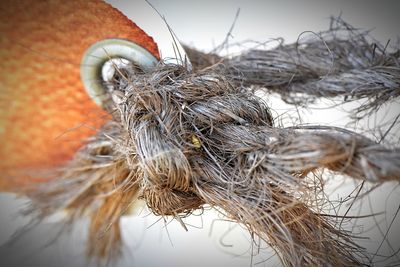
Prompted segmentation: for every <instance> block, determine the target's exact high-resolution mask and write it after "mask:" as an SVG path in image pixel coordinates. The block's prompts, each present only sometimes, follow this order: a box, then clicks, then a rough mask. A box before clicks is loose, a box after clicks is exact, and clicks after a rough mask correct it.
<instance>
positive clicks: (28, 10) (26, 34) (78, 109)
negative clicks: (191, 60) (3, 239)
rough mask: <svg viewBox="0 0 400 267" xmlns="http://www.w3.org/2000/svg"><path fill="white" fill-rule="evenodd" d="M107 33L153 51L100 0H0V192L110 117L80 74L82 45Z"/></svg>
mask: <svg viewBox="0 0 400 267" xmlns="http://www.w3.org/2000/svg"><path fill="white" fill-rule="evenodd" d="M105 38H124V39H129V40H131V41H133V42H135V43H137V44H138V45H140V46H142V47H144V48H146V49H147V50H148V51H149V52H151V53H152V54H153V55H154V56H155V57H156V58H159V54H158V49H157V45H156V44H155V43H154V41H153V39H152V38H151V37H149V36H147V35H146V34H145V33H144V32H143V31H142V30H141V29H140V28H139V27H138V26H136V25H135V24H134V23H133V22H131V21H130V20H129V19H128V18H127V17H125V16H124V15H123V14H122V13H121V12H119V11H118V10H116V9H114V8H113V7H112V6H110V5H109V4H107V3H104V2H102V1H89V0H68V1H62V0H41V1H40V0H38V1H30V0H19V1H14V0H1V1H0V142H1V143H0V190H1V191H12V190H13V189H15V188H16V187H19V186H21V185H24V184H26V183H27V182H29V181H32V180H43V179H47V178H44V177H46V175H45V174H44V173H46V172H43V171H42V172H38V171H39V170H49V169H51V168H54V167H57V166H61V165H62V164H64V163H66V161H68V160H69V159H71V158H72V156H73V155H74V153H76V151H77V150H78V149H79V148H80V147H81V146H82V144H83V143H84V142H85V140H86V139H87V138H88V137H90V136H91V135H93V134H94V133H95V132H96V129H98V128H99V127H100V126H101V125H102V124H104V122H105V121H106V120H107V119H108V118H109V117H108V114H107V113H106V112H105V111H104V110H102V109H101V108H100V107H98V106H97V105H96V104H95V103H94V102H93V101H92V100H91V99H90V98H89V96H88V95H87V94H86V92H85V89H84V88H83V85H82V82H81V79H80V61H81V58H82V55H83V54H84V52H85V50H86V49H87V48H88V47H89V46H91V45H92V44H94V43H95V42H97V41H99V40H102V39H105ZM38 173H42V174H40V175H38Z"/></svg>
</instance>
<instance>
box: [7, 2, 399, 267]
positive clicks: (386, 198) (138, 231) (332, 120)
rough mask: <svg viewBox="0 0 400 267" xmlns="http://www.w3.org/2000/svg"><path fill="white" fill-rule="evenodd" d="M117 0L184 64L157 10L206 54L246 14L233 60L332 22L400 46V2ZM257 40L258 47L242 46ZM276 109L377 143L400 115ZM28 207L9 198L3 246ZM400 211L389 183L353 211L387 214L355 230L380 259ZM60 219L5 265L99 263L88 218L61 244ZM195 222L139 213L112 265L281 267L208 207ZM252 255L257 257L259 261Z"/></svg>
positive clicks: (272, 100)
mask: <svg viewBox="0 0 400 267" xmlns="http://www.w3.org/2000/svg"><path fill="white" fill-rule="evenodd" d="M107 2H109V3H111V4H112V5H113V6H115V7H116V8H118V9H120V10H121V11H122V12H123V13H124V14H125V15H127V16H128V17H129V18H130V19H132V20H133V21H134V22H135V23H136V24H138V25H139V26H140V27H141V28H142V29H144V30H145V31H146V32H147V33H148V34H149V35H151V36H153V37H154V38H155V39H156V42H157V43H158V46H159V48H160V50H161V54H162V57H165V58H168V57H174V52H173V49H172V45H173V44H172V39H171V35H170V32H169V31H168V29H167V27H166V26H165V22H164V21H163V20H162V19H161V18H160V15H159V14H157V13H156V12H155V10H154V9H153V7H154V8H155V9H157V10H158V12H159V13H160V14H161V15H162V16H164V18H165V20H166V22H167V23H168V24H169V26H170V27H171V29H172V30H173V32H174V33H175V35H176V37H177V38H178V39H179V40H180V42H182V43H184V44H187V45H190V46H193V47H195V48H198V49H200V50H202V51H206V52H207V51H211V50H212V49H213V48H215V47H217V46H218V45H219V44H221V43H222V42H223V41H224V40H225V39H226V37H227V34H228V32H229V30H230V28H231V26H232V23H233V22H234V20H235V16H236V14H237V10H238V9H239V8H240V13H239V16H238V18H237V20H236V22H235V25H234V27H233V29H232V31H231V35H230V36H229V38H228V41H229V44H231V47H230V48H229V50H224V51H222V52H221V53H223V54H224V53H225V54H235V53H238V52H239V51H241V50H243V49H246V48H249V47H251V46H252V45H255V43H256V42H265V41H267V40H272V39H275V38H278V37H283V38H284V39H285V42H286V43H292V42H295V41H296V40H297V39H298V37H299V35H300V34H301V33H302V32H304V31H313V32H318V31H321V30H326V29H328V28H329V23H330V16H331V15H333V16H341V17H342V18H343V19H344V20H345V21H346V22H348V23H350V24H351V25H353V26H354V27H356V28H361V29H365V30H372V31H371V36H372V37H373V38H375V39H377V40H378V41H380V42H382V43H386V42H387V41H388V40H389V39H390V40H391V42H390V44H391V45H396V44H399V39H398V36H400V32H399V25H400V17H399V15H398V11H399V10H400V9H399V6H400V4H398V1H361V0H360V1H345V0H335V1H305V0H301V1H245V0H241V1H239V0H235V1H210V0H203V1H184V0H170V1H162V0H151V1H150V3H151V4H152V5H153V7H151V6H150V5H149V4H148V3H147V2H145V1H139V0H109V1H107ZM116 30H118V29H116ZM248 40H251V41H254V42H251V43H247V45H235V43H242V42H244V41H248ZM266 102H267V103H268V105H269V106H270V107H271V108H272V109H273V112H274V116H275V117H278V116H281V118H282V123H283V124H284V125H290V124H294V123H297V124H298V123H313V124H323V125H331V126H342V127H343V126H348V127H351V129H353V130H354V129H355V130H356V131H358V132H361V133H364V134H366V135H368V136H369V137H371V138H375V139H376V136H375V135H374V131H375V130H377V127H376V126H377V125H378V124H379V125H380V126H381V127H380V128H379V130H381V131H383V132H384V131H385V130H386V129H387V128H388V127H389V126H390V124H389V123H390V121H392V120H393V119H394V118H395V117H396V116H397V115H398V114H399V113H400V106H399V103H392V104H390V105H387V106H385V107H384V108H382V109H381V110H380V111H379V112H378V113H377V114H375V115H373V116H371V117H370V118H367V119H365V120H363V121H361V122H358V123H357V124H354V123H352V122H351V121H350V120H349V118H348V116H349V113H348V112H347V111H348V110H350V109H351V108H352V107H354V106H356V105H360V103H356V102H352V103H350V104H348V105H345V106H343V107H340V108H336V109H334V108H331V107H330V105H329V103H324V102H323V101H321V102H318V103H316V104H315V105H313V106H312V108H310V109H300V110H296V109H294V108H293V107H291V106H288V105H286V104H285V103H283V102H282V101H281V100H280V99H279V98H278V97H275V96H269V97H268V98H267V99H266ZM299 116H300V117H301V120H300V119H299ZM399 136H400V133H399V131H398V129H396V128H395V129H393V130H392V131H391V132H390V135H389V137H388V142H390V144H392V145H397V146H398V145H399ZM359 184H360V183H359V182H358V181H352V180H351V179H348V178H345V177H334V178H332V181H330V182H329V183H328V185H327V190H328V191H329V192H330V197H331V198H332V199H333V200H340V199H342V198H345V197H347V196H348V195H349V194H351V193H352V191H353V190H354V189H355V188H356V187H357V186H359ZM369 188H371V186H370V187H369ZM26 203H27V200H25V199H16V198H15V196H14V195H12V194H4V193H3V194H0V215H1V216H0V244H4V243H5V242H6V241H7V240H8V239H9V238H10V236H11V235H12V234H13V232H14V231H15V230H17V229H19V228H20V227H21V226H23V225H24V224H26V223H27V222H28V218H24V217H21V216H18V210H19V209H20V207H21V206H23V205H24V204H26ZM399 205H400V190H399V188H398V185H397V184H396V183H389V184H385V185H383V186H380V187H379V188H377V189H375V190H373V192H372V193H371V194H369V195H368V196H366V197H364V198H362V199H361V200H360V201H359V202H357V203H356V204H355V205H354V206H353V207H352V211H351V214H353V215H357V214H361V215H366V214H376V213H382V214H381V215H376V216H372V217H368V218H365V219H360V220H356V221H355V222H353V223H354V224H352V225H350V226H349V227H350V229H351V228H352V229H353V230H354V232H355V233H358V234H360V235H361V236H363V237H366V239H362V240H359V241H358V243H359V244H361V245H362V246H364V247H366V248H367V249H368V251H370V252H371V253H375V252H377V254H380V255H386V256H387V255H391V254H395V252H397V251H398V250H399V249H400V218H398V216H397V217H396V214H397V213H396V212H397V209H398V207H399ZM343 209H344V210H345V209H346V207H344V208H343ZM199 215H200V214H199ZM56 221H57V219H54V221H51V220H49V221H48V222H46V223H43V224H41V225H39V226H37V227H36V228H35V230H34V231H30V232H29V233H27V234H26V235H24V237H22V238H21V239H18V240H16V241H15V244H13V246H12V249H10V248H9V247H8V246H2V247H1V249H0V263H1V262H4V264H0V265H1V266H43V267H47V266H57V267H63V266H71V267H75V266H95V263H92V262H87V261H86V259H85V256H84V247H85V242H86V241H85V240H86V239H85V237H86V228H87V224H88V223H87V222H85V221H82V222H81V223H80V224H79V225H77V226H76V228H75V229H74V230H73V231H72V233H71V234H70V235H68V236H66V235H63V236H61V237H60V238H58V239H54V236H56V234H57V231H59V230H60V229H59V227H58V226H57V223H56ZM185 223H187V226H188V228H189V231H188V232H185V230H184V229H183V228H182V227H181V225H180V224H179V223H178V222H176V221H173V220H170V219H167V220H164V219H160V218H159V217H155V216H153V215H151V214H150V212H149V211H148V210H146V209H143V210H140V209H139V210H137V214H135V215H132V216H129V217H126V218H124V219H123V222H122V229H123V239H124V241H125V247H124V257H123V259H121V260H120V261H119V262H118V263H110V264H109V266H121V267H122V266H124V267H125V266H145V267H147V266H155V267H156V266H163V267H173V266H198V267H200V266H237V267H239V266H252V265H254V266H280V264H279V261H278V260H277V258H276V257H274V256H272V255H273V253H271V249H269V248H268V247H266V246H265V245H264V246H262V247H261V248H260V249H258V248H257V247H253V246H252V245H251V237H250V235H249V234H248V233H247V232H246V231H245V230H244V229H242V228H241V226H239V225H237V224H235V223H232V222H228V221H226V220H225V218H223V217H221V216H220V215H219V214H217V213H216V212H215V211H212V210H206V211H205V213H204V214H202V215H201V216H192V217H190V218H188V219H186V220H185ZM389 228H390V229H389ZM388 229H389V230H388ZM382 240H383V241H382ZM257 252H258V253H257ZM252 253H253V254H255V255H253V256H252ZM381 259H383V257H380V256H376V257H375V259H374V261H375V264H374V265H376V266H387V265H389V264H390V265H393V264H395V263H398V264H400V260H398V256H394V257H391V258H390V259H389V260H386V261H382V262H379V261H380V260H381Z"/></svg>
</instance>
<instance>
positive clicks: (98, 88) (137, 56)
mask: <svg viewBox="0 0 400 267" xmlns="http://www.w3.org/2000/svg"><path fill="white" fill-rule="evenodd" d="M113 59H121V60H122V61H124V60H125V61H129V62H131V63H133V64H135V65H136V66H138V67H140V68H141V69H142V70H144V71H146V70H148V69H150V68H152V67H153V66H154V65H156V64H157V62H158V60H157V59H156V58H155V57H154V56H153V55H152V54H151V53H150V52H149V51H147V50H146V49H144V48H143V47H141V46H139V45H137V44H135V43H133V42H131V41H128V40H124V39H105V40H102V41H99V42H97V43H95V44H93V45H92V46H91V47H89V48H88V49H87V50H86V52H85V54H84V55H83V57H82V61H81V67H80V73H81V79H82V82H83V85H84V87H85V90H86V92H87V93H88V94H89V96H90V97H91V98H92V99H93V100H94V101H95V102H96V103H97V104H98V105H99V106H102V107H104V106H105V103H106V101H108V100H109V97H110V96H109V95H108V94H107V88H106V87H105V86H104V82H105V81H106V80H107V76H108V75H107V72H105V71H104V68H103V66H104V65H105V64H106V63H107V62H112V60H113Z"/></svg>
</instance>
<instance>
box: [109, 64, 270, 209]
mask: <svg viewBox="0 0 400 267" xmlns="http://www.w3.org/2000/svg"><path fill="white" fill-rule="evenodd" d="M127 73H128V74H129V71H128V72H125V75H126V74H127ZM182 77H184V78H182ZM124 79H127V80H128V81H129V82H127V83H126V86H124V85H122V84H119V86H117V87H115V88H117V90H115V91H114V92H113V93H117V94H118V95H119V96H121V95H122V97H119V98H118V99H119V100H122V101H118V102H114V104H115V107H116V108H117V110H118V111H119V112H117V113H115V112H114V114H119V115H120V117H119V118H117V119H118V120H119V121H120V122H121V125H122V126H123V129H125V131H126V133H127V134H126V136H127V139H128V143H129V145H128V147H129V148H126V147H127V145H126V142H127V140H124V142H125V144H121V145H119V146H118V147H119V149H122V150H123V151H121V152H122V153H124V154H125V155H126V154H130V155H132V156H130V159H131V160H130V161H129V162H130V168H131V169H137V171H138V173H140V177H141V178H140V179H141V181H140V184H141V187H142V192H143V193H142V197H143V198H144V199H145V200H146V202H147V204H148V206H149V207H150V208H151V210H152V211H153V212H154V213H156V214H159V215H171V214H178V213H181V212H187V211H188V210H191V209H194V208H198V207H200V206H201V205H202V204H203V203H204V201H202V200H201V198H200V197H199V196H197V195H196V188H197V187H196V185H197V183H198V180H199V179H200V180H201V179H203V178H204V177H203V175H201V174H199V173H201V172H202V171H201V170H199V169H198V168H197V167H195V166H198V164H197V163H198V162H199V161H200V162H201V161H203V160H204V159H206V158H209V159H210V160H211V161H215V160H217V159H213V158H212V157H213V156H212V155H213V154H214V155H216V157H218V158H219V159H223V158H226V159H229V158H232V156H233V152H232V150H230V149H227V148H225V147H224V145H223V144H224V143H226V141H227V140H222V139H221V140H216V139H215V137H216V136H218V135H216V133H217V132H218V131H219V130H220V129H222V128H221V127H222V126H224V125H225V126H227V125H233V126H235V125H236V126H240V125H264V126H265V125H269V126H272V116H271V114H270V111H269V109H268V107H267V106H266V105H265V103H264V102H263V101H262V100H261V99H260V98H258V97H257V96H255V95H254V93H253V92H251V91H250V90H248V89H246V88H241V87H237V86H234V85H232V84H231V83H230V82H229V80H227V78H225V76H224V75H219V74H215V73H202V74H201V75H199V74H193V73H188V72H187V71H186V69H184V68H183V67H182V66H177V65H171V66H168V65H162V66H161V67H159V69H155V70H153V71H152V72H151V73H137V72H132V75H131V76H128V77H125V78H124ZM224 139H225V138H224ZM215 147H218V150H219V151H218V150H215ZM127 149H130V151H127ZM230 155H231V156H230Z"/></svg>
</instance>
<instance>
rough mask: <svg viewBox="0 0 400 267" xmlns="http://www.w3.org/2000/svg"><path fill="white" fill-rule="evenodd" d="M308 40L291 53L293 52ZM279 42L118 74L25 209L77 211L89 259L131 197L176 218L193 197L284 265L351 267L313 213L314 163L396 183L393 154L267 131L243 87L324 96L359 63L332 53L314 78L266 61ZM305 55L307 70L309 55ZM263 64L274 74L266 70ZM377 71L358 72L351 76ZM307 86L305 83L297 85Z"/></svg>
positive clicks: (354, 142) (398, 166) (325, 220)
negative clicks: (77, 141)
mask: <svg viewBox="0 0 400 267" xmlns="http://www.w3.org/2000/svg"><path fill="white" fill-rule="evenodd" d="M349 44H350V43H349V42H340V43H335V45H336V46H334V47H332V48H331V51H337V50H343V51H345V50H346V51H347V49H350V50H351V51H353V49H356V48H355V47H354V46H352V47H349V46H348V45H349ZM326 45H327V46H328V47H330V44H329V43H327V44H326ZM312 47H313V44H312V43H311V44H309V45H308V46H306V47H304V50H301V51H298V50H293V51H296V53H300V54H303V53H305V52H306V51H309V49H311V48H312ZM289 48H291V47H288V48H287V49H289ZM287 49H286V48H285V49H283V48H282V49H281V48H279V49H278V50H277V51H275V52H276V53H277V54H275V55H274V56H272V54H271V53H273V52H269V51H262V52H249V53H248V54H244V55H242V56H240V57H238V58H234V59H223V61H224V62H225V64H224V65H223V67H221V66H222V65H220V64H217V65H214V66H210V64H209V63H207V64H206V65H204V66H202V67H200V66H199V65H195V66H194V67H195V68H194V69H195V71H193V72H190V71H188V70H187V68H185V67H183V66H179V65H168V64H164V63H162V62H161V63H160V64H159V66H157V67H156V68H155V69H153V70H151V71H150V72H148V73H142V72H138V70H137V69H134V68H131V69H129V68H125V69H120V70H119V71H118V72H117V74H116V77H115V80H114V81H113V82H112V83H111V84H109V86H108V88H109V89H110V103H111V104H110V106H111V107H112V109H110V112H111V114H112V115H113V120H111V121H110V122H109V123H108V124H107V125H105V126H104V127H103V128H102V129H101V131H99V133H98V135H97V136H95V137H94V138H92V139H91V140H88V142H87V145H86V146H85V147H83V148H82V149H81V151H80V152H79V153H78V154H77V155H76V157H75V159H74V160H73V161H72V162H71V163H70V164H69V165H68V166H66V167H65V169H63V170H61V172H60V174H59V175H60V178H59V179H55V180H54V181H51V182H49V183H46V184H43V185H40V186H39V189H37V188H36V189H35V190H32V191H29V192H28V194H29V196H30V197H31V199H32V204H33V210H35V211H39V218H44V217H46V216H48V215H51V214H53V213H55V212H57V211H60V210H65V209H67V210H69V217H68V218H69V219H70V222H72V221H74V220H75V219H76V218H78V217H81V216H83V215H84V214H88V215H89V216H90V217H91V226H90V236H89V241H90V243H89V254H90V255H92V256H109V255H114V253H115V252H118V250H119V249H120V232H119V231H120V230H119V224H118V223H119V219H120V217H121V216H122V215H123V214H124V213H125V212H126V211H127V210H128V209H129V207H130V206H131V205H132V204H133V203H135V202H136V201H137V199H139V198H141V199H143V200H144V201H145V202H146V204H147V206H148V207H149V208H150V210H151V211H153V212H154V213H155V214H157V215H161V216H173V217H174V218H176V219H178V220H180V218H181V217H183V216H188V215H190V214H191V213H192V212H193V211H194V210H197V209H202V208H203V206H204V205H205V204H207V205H210V206H212V207H218V208H221V209H222V210H224V211H225V213H226V215H227V216H228V217H229V218H231V219H233V220H235V221H237V222H238V223H241V224H242V225H244V226H246V227H247V228H248V229H249V231H250V232H251V233H254V234H256V235H258V236H260V237H261V238H262V239H263V240H264V241H265V242H267V243H268V244H269V245H270V246H271V247H272V248H273V249H275V251H276V252H277V254H278V255H279V257H280V258H281V260H282V263H284V264H285V265H286V266H309V265H317V266H320V265H322V266H358V265H361V263H362V262H363V261H364V260H365V258H364V251H363V250H362V248H360V247H358V246H357V245H356V244H355V243H354V241H353V240H352V238H351V237H350V236H349V235H348V234H347V232H345V231H344V230H343V229H341V228H340V226H338V224H335V219H334V218H331V217H329V216H325V214H323V213H322V212H321V208H323V207H322V206H323V205H324V204H323V202H324V201H326V198H324V191H323V186H322V181H321V180H320V175H319V170H321V169H328V170H330V171H333V172H335V173H341V174H345V175H348V176H350V177H353V178H355V179H360V180H367V181H371V182H384V181H390V180H396V181H399V180H400V150H398V149H390V148H386V147H384V146H383V145H380V144H377V143H376V142H374V141H372V140H369V139H367V138H365V137H363V136H361V135H359V134H356V133H354V132H351V131H348V130H344V129H338V128H333V127H322V126H320V127H305V126H303V127H291V128H281V127H277V126H274V121H273V118H272V116H271V113H270V110H269V108H268V107H267V106H266V104H265V103H264V102H263V100H262V99H260V98H259V97H257V96H256V95H255V94H254V92H253V91H252V90H250V88H249V86H258V85H259V84H261V85H262V86H263V87H264V86H267V85H266V81H267V80H268V79H270V80H274V81H276V86H272V87H269V86H267V88H271V89H272V90H278V91H279V90H283V88H289V92H292V91H296V90H297V89H296V88H319V86H323V88H326V90H328V91H329V90H331V89H330V88H332V86H333V84H335V83H336V82H340V83H346V79H343V78H339V77H344V76H346V75H347V74H346V73H355V72H356V71H355V70H354V66H355V64H359V63H358V62H359V60H356V59H354V60H352V61H351V62H350V60H348V61H345V60H344V59H343V60H342V59H340V58H338V59H336V58H334V61H333V62H334V63H335V66H336V67H335V68H333V69H332V68H330V67H329V68H327V69H322V67H320V69H321V70H320V72H319V73H315V68H312V67H309V68H305V67H304V66H303V65H299V64H297V63H296V61H292V63H291V64H289V63H287V64H286V65H285V64H281V63H279V64H278V60H281V61H282V60H286V61H288V60H289V57H287V55H288V52H287ZM285 51H286V52H285ZM312 51H314V52H315V50H312ZM356 51H359V50H356ZM192 52H193V51H192ZM320 52H322V51H320V50H319V52H318V53H316V52H315V53H314V56H315V57H317V56H319V53H320ZM325 52H326V51H325ZM189 55H190V53H189ZM198 55H200V54H199V53H198ZM254 55H262V59H261V61H262V62H261V63H257V64H256V65H257V66H258V67H257V68H255V69H254V68H252V67H249V66H250V65H249V64H250V63H249V61H252V63H254V62H253V59H251V60H250V59H249V58H250V57H252V58H254ZM324 55H325V54H324ZM334 55H336V54H334ZM292 56H295V55H292ZM271 58H273V60H272V61H269V60H270V59H271ZM307 58H308V59H309V61H308V63H309V64H308V65H310V66H311V65H312V64H311V63H310V62H314V61H313V60H311V59H313V57H311V56H307ZM214 59H215V58H214ZM315 60H316V59H315ZM301 61H302V62H304V60H303V59H302V60H301ZM194 62H195V61H194ZM227 62H228V63H229V64H228V63H227ZM268 62H274V64H275V65H274V69H276V72H271V70H270V69H269V71H268V72H266V70H265V68H264V67H266V66H269V67H268V68H271V64H272V63H268ZM385 62H386V61H385ZM230 63H232V64H230ZM327 64H328V65H329V64H330V63H327ZM349 64H350V65H352V67H351V68H350V67H349V68H348V67H347V66H349ZM396 64H397V63H396ZM207 66H208V67H207ZM285 66H286V67H285ZM319 66H324V65H323V64H322V65H321V64H319ZM203 67H205V69H204V68H203ZM246 68H249V71H247V70H246ZM385 68H386V67H384V66H382V67H380V68H374V69H364V70H363V75H366V73H368V72H370V71H373V72H374V73H377V72H379V71H380V70H382V69H385ZM387 69H390V71H391V74H390V75H389V76H390V77H389V76H387V75H386V74H387V73H386V72H385V71H384V72H383V73H386V74H382V75H386V76H387V77H386V78H388V79H389V81H388V82H387V83H385V82H383V84H385V86H386V84H389V85H390V84H392V83H398V79H399V76H398V74H396V73H398V72H399V69H398V68H395V67H393V66H391V67H387ZM233 70H235V71H233ZM250 70H252V71H250ZM235 73H236V74H237V75H236V74H235ZM278 73H279V76H278ZM285 73H286V74H285ZM288 73H289V74H288ZM304 73H308V74H307V75H306V74H304ZM239 74H240V75H239ZM285 75H286V76H285ZM321 75H326V76H327V77H326V79H319V78H318V77H320V76H321ZM285 77H286V78H285ZM333 77H337V81H336V82H332V81H333V80H332V79H334V78H333ZM368 77H369V78H368V79H371V80H372V81H373V83H375V84H381V82H382V81H380V79H378V78H377V76H375V75H371V76H368ZM260 80H262V82H260V83H258V82H256V81H260ZM278 80H281V82H277V81H278ZM289 80H290V81H291V82H289ZM323 82H325V83H328V84H325V85H326V86H325V85H323V84H322V83H323ZM313 83H314V85H315V86H316V87H312V86H311V87H308V85H310V84H313ZM282 84H285V87H279V85H282ZM347 85H348V87H346V86H347ZM353 85H354V83H352V84H350V83H348V84H347V83H346V84H345V85H343V84H341V85H338V88H341V89H340V90H339V91H340V92H342V91H343V90H347V89H348V88H352V87H351V86H353ZM396 86H397V89H396V90H398V84H397V85H396ZM353 89H354V88H353ZM307 90H308V89H307ZM310 90H312V91H311V92H312V93H310V94H311V95H316V94H317V92H319V90H317V89H315V90H314V89H310ZM339 91H335V92H339ZM347 93H348V94H351V93H350V92H348V91H346V94H347ZM353 93H355V94H354V95H356V93H357V92H353ZM324 95H325V94H324ZM310 174H314V175H313V177H310ZM315 177H317V178H318V177H319V178H318V179H316V178H315ZM99 236H101V239H99V238H98V237H99Z"/></svg>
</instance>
